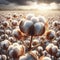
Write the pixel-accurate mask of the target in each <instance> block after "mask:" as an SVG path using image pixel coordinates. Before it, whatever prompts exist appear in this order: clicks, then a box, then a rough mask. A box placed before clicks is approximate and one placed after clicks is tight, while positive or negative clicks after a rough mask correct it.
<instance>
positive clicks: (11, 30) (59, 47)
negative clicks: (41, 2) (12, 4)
mask: <svg viewBox="0 0 60 60" xmlns="http://www.w3.org/2000/svg"><path fill="white" fill-rule="evenodd" d="M0 60H60V11H51V10H48V11H40V10H37V11H36V10H35V11H33V10H32V11H31V10H26V11H25V10H24V11H22V10H21V11H0Z"/></svg>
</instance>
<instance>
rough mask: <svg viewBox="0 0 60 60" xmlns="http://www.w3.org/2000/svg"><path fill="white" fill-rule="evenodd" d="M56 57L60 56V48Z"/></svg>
mask: <svg viewBox="0 0 60 60" xmlns="http://www.w3.org/2000/svg"><path fill="white" fill-rule="evenodd" d="M56 57H57V58H59V57H60V49H58V51H57V53H56Z"/></svg>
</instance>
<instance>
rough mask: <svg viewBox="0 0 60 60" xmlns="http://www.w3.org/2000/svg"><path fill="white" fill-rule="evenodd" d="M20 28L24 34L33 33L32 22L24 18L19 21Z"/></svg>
mask: <svg viewBox="0 0 60 60" xmlns="http://www.w3.org/2000/svg"><path fill="white" fill-rule="evenodd" d="M20 24H21V25H20V26H19V27H20V30H21V31H22V32H23V33H25V34H26V35H33V34H34V26H33V22H32V21H29V20H26V21H25V22H21V23H20Z"/></svg>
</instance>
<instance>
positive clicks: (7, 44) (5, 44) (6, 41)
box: [1, 40, 11, 50]
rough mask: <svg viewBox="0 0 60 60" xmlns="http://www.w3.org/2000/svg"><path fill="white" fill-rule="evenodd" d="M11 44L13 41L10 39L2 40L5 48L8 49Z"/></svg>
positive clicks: (2, 46)
mask: <svg viewBox="0 0 60 60" xmlns="http://www.w3.org/2000/svg"><path fill="white" fill-rule="evenodd" d="M10 45H11V42H10V41H8V40H4V41H2V42H1V48H2V49H4V50H7V49H8V47H9V46H10Z"/></svg>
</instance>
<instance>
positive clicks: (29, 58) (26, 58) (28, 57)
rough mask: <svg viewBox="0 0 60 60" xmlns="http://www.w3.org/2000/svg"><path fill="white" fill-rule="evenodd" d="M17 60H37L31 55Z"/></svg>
mask: <svg viewBox="0 0 60 60" xmlns="http://www.w3.org/2000/svg"><path fill="white" fill-rule="evenodd" d="M19 60H37V59H36V57H33V56H32V55H31V54H29V53H27V54H25V55H23V56H21V57H20V58H19Z"/></svg>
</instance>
